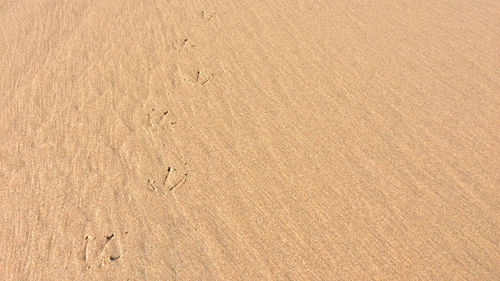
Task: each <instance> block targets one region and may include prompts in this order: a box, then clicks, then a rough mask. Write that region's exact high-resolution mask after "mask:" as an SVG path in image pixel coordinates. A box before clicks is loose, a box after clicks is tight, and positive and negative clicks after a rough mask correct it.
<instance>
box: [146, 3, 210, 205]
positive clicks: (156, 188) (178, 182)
mask: <svg viewBox="0 0 500 281" xmlns="http://www.w3.org/2000/svg"><path fill="white" fill-rule="evenodd" d="M216 16H217V13H216V12H213V11H211V12H208V11H201V13H200V14H199V15H196V16H195V17H194V19H198V18H199V19H201V20H204V21H212V20H213V19H214V18H216ZM175 45H176V47H175V49H177V50H180V49H183V48H186V47H191V48H194V47H197V45H196V44H194V43H192V42H191V41H190V40H189V38H184V39H182V40H181V41H180V42H179V43H178V44H175ZM214 76H215V74H214V73H213V72H210V71H206V70H201V69H200V70H197V71H196V72H195V73H193V74H192V75H188V77H186V78H184V81H185V82H187V83H189V84H192V85H200V86H204V85H206V84H207V83H209V82H211V81H212V80H213V79H214ZM146 115H147V126H148V127H149V128H150V129H151V132H152V133H154V134H160V133H161V131H166V130H167V129H168V128H169V126H173V125H175V124H177V120H174V119H172V118H170V116H169V111H168V110H156V111H155V109H154V108H152V109H151V111H149V112H148V113H147V114H146ZM163 146H164V144H163ZM185 164H186V163H185ZM188 175H189V173H188V172H180V171H179V170H178V169H176V168H173V167H170V166H168V167H167V168H166V171H165V175H164V176H163V177H162V179H161V180H160V181H157V180H155V179H151V178H148V179H147V188H148V189H150V190H151V191H152V192H158V193H159V194H161V195H165V192H166V191H173V190H174V189H175V188H177V187H180V186H182V185H183V184H184V183H185V182H186V181H187V179H188Z"/></svg>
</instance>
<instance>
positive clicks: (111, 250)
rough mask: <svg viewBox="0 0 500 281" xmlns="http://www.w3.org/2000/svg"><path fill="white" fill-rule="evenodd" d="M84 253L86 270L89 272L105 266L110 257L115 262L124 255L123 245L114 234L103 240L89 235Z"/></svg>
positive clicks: (86, 238)
mask: <svg viewBox="0 0 500 281" xmlns="http://www.w3.org/2000/svg"><path fill="white" fill-rule="evenodd" d="M83 252H84V253H83V261H84V262H85V264H86V265H85V270H89V269H91V268H92V266H95V265H97V266H99V267H102V266H104V265H105V260H106V259H107V258H106V257H108V255H109V259H110V260H111V261H115V260H117V259H119V258H120V257H121V256H122V255H123V252H122V247H121V243H120V241H119V239H118V237H116V236H115V234H114V233H112V234H111V235H106V236H104V237H103V238H101V239H97V237H92V236H91V235H87V236H86V237H85V245H84V249H83Z"/></svg>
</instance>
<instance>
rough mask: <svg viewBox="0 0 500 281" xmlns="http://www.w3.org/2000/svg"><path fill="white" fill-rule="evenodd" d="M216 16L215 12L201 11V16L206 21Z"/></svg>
mask: <svg viewBox="0 0 500 281" xmlns="http://www.w3.org/2000/svg"><path fill="white" fill-rule="evenodd" d="M216 15H217V13H216V12H207V11H201V16H202V17H203V19H206V20H212V19H213V18H214V17H215V16H216Z"/></svg>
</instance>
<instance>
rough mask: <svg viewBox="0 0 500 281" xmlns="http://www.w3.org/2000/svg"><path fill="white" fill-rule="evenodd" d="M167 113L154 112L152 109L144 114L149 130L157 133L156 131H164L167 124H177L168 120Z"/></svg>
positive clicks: (161, 111)
mask: <svg viewBox="0 0 500 281" xmlns="http://www.w3.org/2000/svg"><path fill="white" fill-rule="evenodd" d="M168 113H169V111H168V110H155V109H154V108H152V109H151V110H150V111H149V112H148V113H146V116H147V123H146V125H147V126H148V127H149V128H151V130H152V131H153V132H157V131H158V129H161V130H166V129H167V126H168V123H170V125H174V124H176V123H177V121H176V120H171V119H170V118H169V114H168Z"/></svg>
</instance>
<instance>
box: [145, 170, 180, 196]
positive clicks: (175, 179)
mask: <svg viewBox="0 0 500 281" xmlns="http://www.w3.org/2000/svg"><path fill="white" fill-rule="evenodd" d="M188 175H189V173H188V172H180V171H179V170H177V169H175V168H172V167H168V168H167V171H166V173H165V176H164V177H163V181H162V184H161V186H160V185H157V184H156V181H155V180H151V179H148V183H147V184H148V188H149V189H150V190H151V191H153V192H159V193H160V194H161V195H165V190H168V191H172V190H173V189H174V188H176V187H178V186H181V185H183V184H184V183H185V182H186V180H187V178H188Z"/></svg>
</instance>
